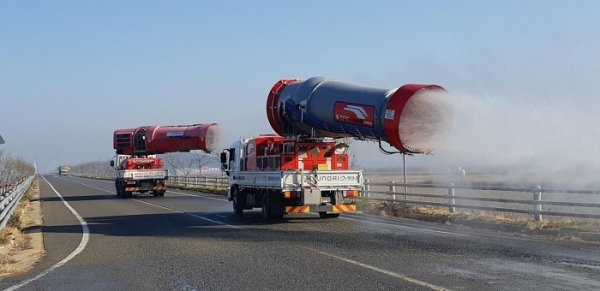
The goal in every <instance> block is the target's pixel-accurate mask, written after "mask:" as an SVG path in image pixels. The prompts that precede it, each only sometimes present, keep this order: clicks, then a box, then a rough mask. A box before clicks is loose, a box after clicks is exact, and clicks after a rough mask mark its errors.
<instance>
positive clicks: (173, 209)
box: [74, 181, 246, 230]
mask: <svg viewBox="0 0 600 291" xmlns="http://www.w3.org/2000/svg"><path fill="white" fill-rule="evenodd" d="M74 182H75V181H74ZM75 183H79V184H81V185H84V186H86V187H89V188H92V189H97V190H100V191H104V192H107V193H112V191H108V190H105V189H102V188H98V187H94V186H90V185H88V184H85V183H82V182H75ZM186 195H189V196H194V197H201V198H206V197H202V196H197V195H191V194H186ZM212 199H215V198H212ZM215 200H217V199H215ZM219 200H220V199H219ZM132 201H136V202H140V203H144V204H147V205H150V206H154V207H157V208H162V209H166V210H169V211H173V212H177V213H182V214H185V215H189V216H191V217H195V218H198V219H202V220H205V221H209V222H212V223H214V224H219V225H224V226H228V227H231V228H235V229H241V230H246V229H245V228H242V227H239V226H235V225H231V224H227V223H225V222H221V221H217V220H213V219H210V218H208V217H204V216H200V215H196V214H191V213H188V212H185V211H181V210H178V209H175V208H170V207H166V206H162V205H158V204H152V203H149V202H146V201H142V200H137V199H132Z"/></svg>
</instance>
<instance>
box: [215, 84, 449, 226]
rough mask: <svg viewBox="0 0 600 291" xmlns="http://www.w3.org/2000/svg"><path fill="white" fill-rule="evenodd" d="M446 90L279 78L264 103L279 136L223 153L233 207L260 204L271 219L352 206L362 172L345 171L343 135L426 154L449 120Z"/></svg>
mask: <svg viewBox="0 0 600 291" xmlns="http://www.w3.org/2000/svg"><path fill="white" fill-rule="evenodd" d="M445 93H446V91H445V90H444V89H443V88H442V87H440V86H437V85H419V84H408V85H404V86H402V87H399V88H394V89H375V88H366V87H359V86H355V85H350V84H346V83H342V82H340V81H337V80H332V79H326V78H321V77H315V78H310V79H308V80H305V81H302V80H298V79H284V80H280V81H278V82H277V83H276V84H275V85H274V86H273V87H272V89H271V91H270V92H269V94H268V96H267V104H266V113H267V119H268V120H269V123H270V124H271V127H272V128H273V130H274V131H275V132H276V134H267V135H259V136H255V137H247V138H242V139H240V140H239V141H236V142H234V143H233V144H232V145H231V147H230V148H229V149H225V150H224V151H223V153H221V164H222V168H223V170H225V171H226V173H227V174H228V177H229V186H230V187H229V192H228V199H229V200H230V201H233V208H234V212H235V213H236V214H241V213H242V212H243V211H244V210H248V209H253V208H254V207H259V208H261V209H262V216H263V219H265V220H269V219H279V218H281V217H283V215H285V214H288V213H294V212H314V213H318V214H319V215H320V216H321V217H322V218H326V217H337V216H338V215H339V214H340V213H342V212H350V211H355V210H356V207H355V206H354V205H346V204H344V199H345V198H352V197H356V196H358V193H359V190H360V189H361V188H362V186H363V174H362V170H359V169H351V168H350V164H351V163H350V161H349V156H348V154H347V150H348V146H349V145H348V144H346V143H344V142H343V141H341V140H340V138H346V137H353V138H357V139H362V140H375V141H377V142H379V144H380V148H381V149H382V150H383V151H385V150H384V149H383V148H382V147H381V142H387V143H389V144H390V145H391V146H392V147H394V148H396V149H397V150H398V152H400V153H406V154H428V153H431V152H432V151H433V150H434V149H435V147H436V146H438V145H439V144H440V143H441V141H443V139H444V138H445V136H446V135H447V133H448V132H449V130H450V127H451V124H452V118H453V110H452V106H451V104H450V103H449V101H448V98H446V96H445V95H446V94H445ZM386 152H387V153H390V152H389V151H386Z"/></svg>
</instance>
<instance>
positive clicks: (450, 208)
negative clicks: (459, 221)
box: [448, 183, 456, 213]
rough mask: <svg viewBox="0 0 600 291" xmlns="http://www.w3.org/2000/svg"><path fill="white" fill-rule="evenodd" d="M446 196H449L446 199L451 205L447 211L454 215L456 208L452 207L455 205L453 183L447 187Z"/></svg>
mask: <svg viewBox="0 0 600 291" xmlns="http://www.w3.org/2000/svg"><path fill="white" fill-rule="evenodd" d="M448 196H450V197H449V198H448V202H449V203H450V205H451V206H450V207H448V211H450V213H454V212H456V207H454V205H456V200H455V199H454V183H450V187H448Z"/></svg>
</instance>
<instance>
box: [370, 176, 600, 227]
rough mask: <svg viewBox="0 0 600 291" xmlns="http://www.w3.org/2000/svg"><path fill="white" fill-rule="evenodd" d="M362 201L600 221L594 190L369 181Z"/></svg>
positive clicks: (599, 199) (599, 201)
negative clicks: (599, 219)
mask: <svg viewBox="0 0 600 291" xmlns="http://www.w3.org/2000/svg"><path fill="white" fill-rule="evenodd" d="M397 188H400V189H401V191H397ZM542 196H543V197H544V199H542ZM360 198H361V199H365V200H378V201H387V202H403V203H411V204H420V205H429V206H438V207H447V208H448V210H449V212H451V213H453V212H455V211H456V209H457V208H462V209H469V210H484V211H496V212H509V213H518V214H529V215H533V217H534V219H535V220H537V221H541V220H542V216H543V215H549V216H564V217H578V218H600V190H590V189H559V188H542V187H541V186H532V187H493V186H469V185H455V184H447V185H440V184H412V183H406V184H405V183H396V182H393V181H392V182H385V183H373V182H370V181H369V179H366V180H365V187H364V189H363V190H362V191H361V197H360Z"/></svg>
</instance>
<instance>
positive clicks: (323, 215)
mask: <svg viewBox="0 0 600 291" xmlns="http://www.w3.org/2000/svg"><path fill="white" fill-rule="evenodd" d="M319 217H321V218H337V217H340V214H339V213H327V212H319Z"/></svg>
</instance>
